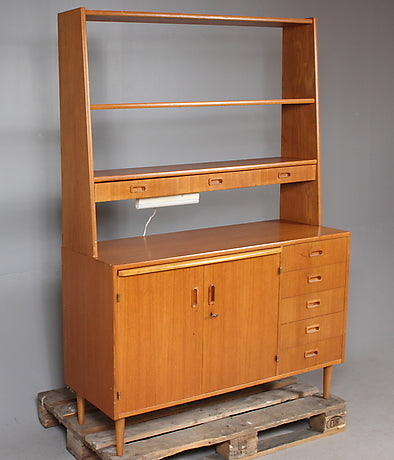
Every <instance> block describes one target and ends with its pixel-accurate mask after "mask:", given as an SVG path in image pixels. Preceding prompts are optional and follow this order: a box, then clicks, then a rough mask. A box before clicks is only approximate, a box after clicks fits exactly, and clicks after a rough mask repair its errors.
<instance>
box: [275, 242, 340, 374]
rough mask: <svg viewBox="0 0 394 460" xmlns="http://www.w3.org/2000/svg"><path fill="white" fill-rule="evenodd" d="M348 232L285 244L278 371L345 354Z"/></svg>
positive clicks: (336, 359)
mask: <svg viewBox="0 0 394 460" xmlns="http://www.w3.org/2000/svg"><path fill="white" fill-rule="evenodd" d="M348 246H349V238H348V237H339V238H334V239H329V240H327V239H325V240H317V241H313V242H310V243H302V244H294V245H290V246H285V247H284V248H283V253H282V274H281V281H280V306H279V312H280V313H279V323H280V325H279V347H278V350H279V353H278V355H279V362H278V374H286V373H289V372H293V371H296V370H300V369H308V368H313V367H319V366H323V365H326V364H327V365H329V364H335V363H338V362H340V361H342V360H343V348H344V332H345V313H346V312H345V305H346V284H347V272H348Z"/></svg>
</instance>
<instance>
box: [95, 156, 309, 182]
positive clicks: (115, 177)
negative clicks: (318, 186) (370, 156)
mask: <svg viewBox="0 0 394 460" xmlns="http://www.w3.org/2000/svg"><path fill="white" fill-rule="evenodd" d="M316 163H317V161H316V160H313V159H310V160H299V159H296V158H283V157H270V158H251V159H247V160H228V161H216V162H205V163H190V164H179V165H166V166H146V167H145V166H144V167H139V168H124V169H105V170H99V171H95V172H94V182H95V183H99V182H113V181H123V180H135V179H148V178H158V177H177V176H189V175H195V174H210V173H217V172H233V171H247V170H254V169H266V168H279V167H288V166H301V165H316Z"/></svg>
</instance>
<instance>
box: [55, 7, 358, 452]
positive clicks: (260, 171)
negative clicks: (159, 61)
mask: <svg viewBox="0 0 394 460" xmlns="http://www.w3.org/2000/svg"><path fill="white" fill-rule="evenodd" d="M58 19H59V75H60V122H61V151H62V196H63V201H62V216H63V248H62V266H63V323H64V361H65V380H66V384H67V385H69V386H70V387H71V388H72V389H74V390H75V391H76V393H77V396H78V411H79V420H80V423H83V420H84V401H85V400H88V401H89V402H91V403H92V404H94V405H95V406H96V407H98V408H99V409H100V410H102V411H103V412H104V413H105V414H107V415H108V416H109V417H111V418H112V419H113V420H115V427H116V434H117V453H118V454H119V455H122V452H123V433H124V425H125V417H128V416H132V415H136V414H140V413H143V412H147V411H152V410H156V409H160V408H164V407H169V406H172V405H176V404H180V403H184V402H187V401H192V400H196V399H200V398H206V397H209V396H213V395H216V394H220V393H224V392H228V391H233V390H236V389H240V388H244V387H248V386H252V385H256V384H259V383H262V382H266V381H270V380H274V379H278V378H281V377H284V376H288V375H293V374H297V373H300V372H305V371H308V370H312V369H317V368H323V369H324V389H323V394H324V397H328V394H329V388H330V381H331V371H332V366H333V365H334V364H336V363H340V362H342V361H343V359H344V345H345V323H346V297H347V283H348V261H349V241H350V234H349V232H346V231H342V230H335V229H330V228H326V227H322V226H321V213H320V207H321V205H320V172H319V171H320V158H319V152H320V148H319V122H318V92H317V53H316V21H315V19H283V18H280V19H278V18H255V17H234V16H206V15H191V14H173V13H143V12H124V11H122V12H117V11H92V10H85V9H84V8H78V9H74V10H71V11H67V12H64V13H60V14H59V18H58ZM87 21H101V22H111V21H112V22H131V23H135V22H140V23H141V22H142V23H168V24H200V25H204V24H208V25H218V26H232V27H236V26H248V27H277V28H281V29H282V31H283V34H282V50H283V51H282V53H283V56H282V99H272V100H247V101H239V100H236V101H192V102H154V103H127V102H126V103H124V104H91V103H90V95H89V79H88V54H87V32H86V22H87ZM252 104H255V105H258V104H266V105H269V104H271V105H281V109H282V116H281V119H282V124H281V152H280V155H279V156H277V157H272V158H259V159H250V160H231V161H221V162H212V163H197V164H184V165H170V166H157V167H140V168H129V169H120V170H119V169H113V170H105V171H95V170H94V166H93V147H92V145H93V143H92V130H91V111H92V110H107V109H108V110H111V109H142V108H155V107H169V108H176V107H195V106H218V105H220V106H227V105H252ZM164 116H165V115H164ZM266 184H280V218H279V219H278V220H274V221H266V222H254V223H249V224H237V225H230V226H224V227H216V228H207V229H200V230H191V231H183V232H176V233H167V234H160V235H152V236H147V237H133V238H125V239H117V240H111V241H97V226H96V203H97V202H103V201H113V200H123V199H134V198H144V197H156V196H167V195H176V194H184V193H192V192H204V191H208V190H223V189H231V188H240V187H250V186H259V185H266Z"/></svg>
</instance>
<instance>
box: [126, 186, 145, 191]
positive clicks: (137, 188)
mask: <svg viewBox="0 0 394 460" xmlns="http://www.w3.org/2000/svg"><path fill="white" fill-rule="evenodd" d="M130 192H131V193H138V192H146V187H145V185H138V186H134V185H132V186H131V187H130Z"/></svg>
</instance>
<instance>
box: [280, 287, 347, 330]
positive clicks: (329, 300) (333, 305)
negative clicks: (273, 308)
mask: <svg viewBox="0 0 394 460" xmlns="http://www.w3.org/2000/svg"><path fill="white" fill-rule="evenodd" d="M344 308H345V288H344V287H340V288H336V289H329V290H327V291H319V292H317V293H316V292H312V293H309V294H304V295H300V296H296V297H287V298H286V299H282V300H281V301H280V308H279V312H280V323H281V324H285V323H291V322H293V321H299V320H302V319H307V318H313V317H316V316H320V315H327V314H329V313H336V312H338V311H343V310H344Z"/></svg>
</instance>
